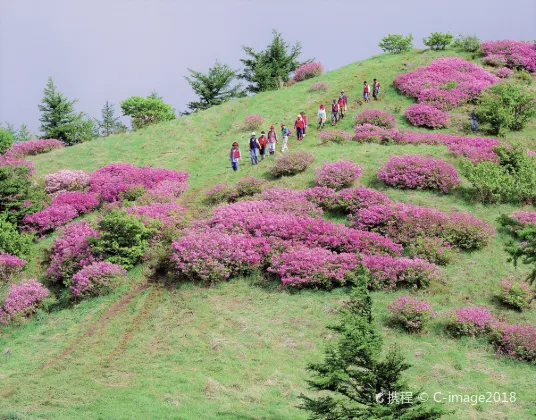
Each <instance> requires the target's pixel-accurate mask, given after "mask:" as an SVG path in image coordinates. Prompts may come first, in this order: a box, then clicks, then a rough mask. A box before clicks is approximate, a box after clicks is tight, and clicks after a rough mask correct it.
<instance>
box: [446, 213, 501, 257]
mask: <svg viewBox="0 0 536 420" xmlns="http://www.w3.org/2000/svg"><path fill="white" fill-rule="evenodd" d="M494 236H495V229H494V228H493V227H492V226H490V225H488V224H487V223H486V222H484V221H483V220H480V219H478V218H476V217H475V216H473V215H472V214H470V213H466V212H453V213H451V214H450V215H449V218H448V220H447V221H446V223H445V224H444V226H443V232H442V233H441V237H442V238H443V239H444V240H445V241H446V242H448V243H450V244H452V245H454V246H456V247H459V248H462V249H469V250H470V249H482V248H484V247H485V246H486V245H487V244H488V243H489V242H490V241H491V239H492V238H493V237H494Z"/></svg>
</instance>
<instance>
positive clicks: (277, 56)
mask: <svg viewBox="0 0 536 420" xmlns="http://www.w3.org/2000/svg"><path fill="white" fill-rule="evenodd" d="M273 35H274V37H273V39H272V42H271V43H270V45H268V47H267V48H266V50H264V51H261V52H256V51H255V50H253V48H251V47H245V46H244V47H242V48H243V49H244V51H245V53H246V54H247V55H248V56H249V58H245V59H241V60H240V61H241V62H242V63H243V64H244V71H243V73H242V74H240V75H238V77H239V78H240V79H244V80H246V81H248V82H249V85H248V86H247V90H248V91H249V92H252V93H258V92H263V91H266V90H274V89H279V88H280V87H281V86H283V84H284V83H285V82H288V80H289V79H290V74H291V73H292V72H293V71H295V70H296V69H297V68H298V67H299V66H300V65H301V64H303V63H300V62H299V61H298V57H299V56H300V54H301V44H300V43H299V42H297V43H296V44H295V45H293V46H292V47H291V46H289V44H287V43H286V42H285V41H284V40H283V37H282V36H281V34H280V33H279V32H277V31H275V30H274V31H273ZM309 61H311V60H308V61H307V62H309Z"/></svg>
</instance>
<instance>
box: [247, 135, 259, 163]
mask: <svg viewBox="0 0 536 420" xmlns="http://www.w3.org/2000/svg"><path fill="white" fill-rule="evenodd" d="M259 149H260V145H259V142H258V140H257V137H256V135H255V132H253V133H251V138H250V139H249V153H250V154H251V164H252V165H256V164H258V163H259V159H258V158H257V150H259Z"/></svg>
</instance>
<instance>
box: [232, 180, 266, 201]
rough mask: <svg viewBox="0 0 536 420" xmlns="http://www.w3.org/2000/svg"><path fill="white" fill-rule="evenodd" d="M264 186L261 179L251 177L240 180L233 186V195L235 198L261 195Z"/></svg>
mask: <svg viewBox="0 0 536 420" xmlns="http://www.w3.org/2000/svg"><path fill="white" fill-rule="evenodd" d="M265 185H266V183H265V182H264V181H263V180H262V179H259V178H255V177H253V176H251V177H248V178H242V179H240V180H239V181H238V182H237V183H236V185H235V193H236V195H237V197H249V196H252V195H255V194H259V193H261V192H262V190H263V189H264V187H265Z"/></svg>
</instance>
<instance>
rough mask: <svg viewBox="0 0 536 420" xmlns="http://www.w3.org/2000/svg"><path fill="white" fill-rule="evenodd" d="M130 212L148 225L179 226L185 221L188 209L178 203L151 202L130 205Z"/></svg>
mask: <svg viewBox="0 0 536 420" xmlns="http://www.w3.org/2000/svg"><path fill="white" fill-rule="evenodd" d="M126 211H127V213H128V214H132V215H134V216H136V218H138V219H139V220H141V221H142V222H143V224H144V225H146V226H152V227H170V228H178V227H180V226H181V225H182V224H183V222H184V216H185V215H186V209H185V208H184V207H182V206H179V205H178V204H176V203H151V204H147V205H145V206H130V207H127V208H126Z"/></svg>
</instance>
